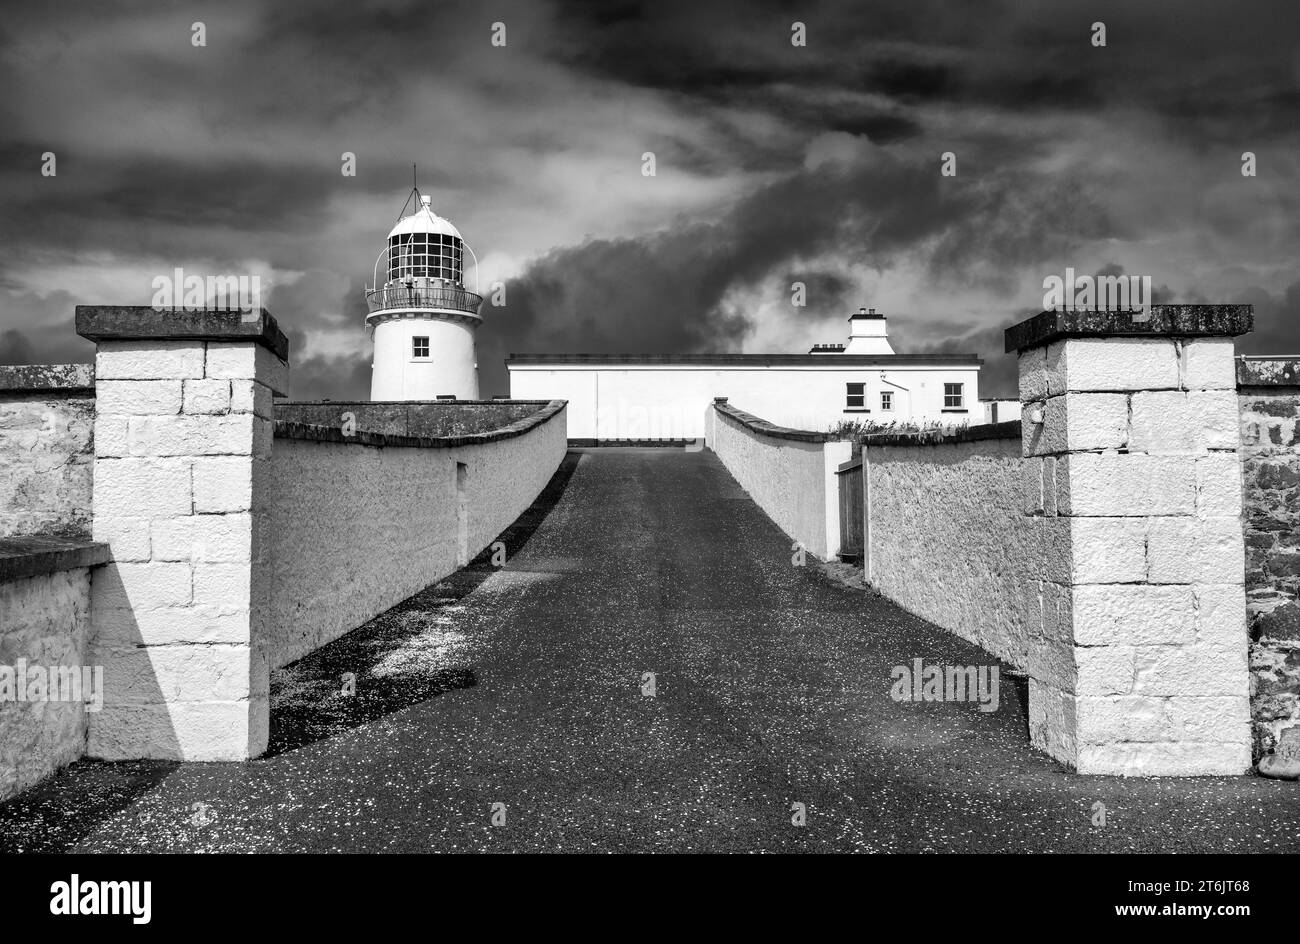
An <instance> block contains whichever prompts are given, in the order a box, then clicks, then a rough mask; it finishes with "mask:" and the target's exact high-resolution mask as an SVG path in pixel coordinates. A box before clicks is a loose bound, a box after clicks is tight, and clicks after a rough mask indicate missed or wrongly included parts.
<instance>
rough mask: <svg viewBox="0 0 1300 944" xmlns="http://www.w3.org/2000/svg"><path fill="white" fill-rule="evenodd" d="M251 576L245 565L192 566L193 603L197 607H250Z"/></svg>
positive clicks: (247, 566)
mask: <svg viewBox="0 0 1300 944" xmlns="http://www.w3.org/2000/svg"><path fill="white" fill-rule="evenodd" d="M251 582H252V575H251V573H250V570H249V565H248V564H247V563H234V564H228V563H222V564H216V563H197V564H195V565H194V603H195V604H196V605H198V606H220V605H223V604H224V605H228V606H233V607H238V608H240V609H247V608H249V606H250V590H251Z"/></svg>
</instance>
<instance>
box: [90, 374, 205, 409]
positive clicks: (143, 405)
mask: <svg viewBox="0 0 1300 944" xmlns="http://www.w3.org/2000/svg"><path fill="white" fill-rule="evenodd" d="M183 383H185V381H183V380H101V381H99V382H98V383H97V384H96V386H95V409H96V411H97V412H98V414H99V415H101V416H113V415H130V416H166V415H168V414H175V413H179V412H180V411H181V385H182V384H183Z"/></svg>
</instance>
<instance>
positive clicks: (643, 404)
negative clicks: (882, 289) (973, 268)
mask: <svg viewBox="0 0 1300 944" xmlns="http://www.w3.org/2000/svg"><path fill="white" fill-rule="evenodd" d="M849 324H850V331H849V341H848V344H847V345H843V344H819V345H817V346H815V347H814V348H813V349H812V351H810V352H809V353H807V354H695V355H649V356H647V355H622V354H558V355H557V354H512V355H511V356H510V357H508V358H507V359H506V367H507V368H508V369H509V372H510V395H511V396H512V397H514V398H515V399H524V400H532V399H552V398H554V399H562V400H568V401H569V408H568V417H569V438H570V439H698V438H702V437H703V436H704V435H705V427H704V420H705V414H706V411H707V410H708V407H709V404H710V403H712V401H713V398H714V397H727V398H728V400H729V401H730V402H731V404H732V405H733V406H736V407H739V408H740V409H742V410H745V411H746V412H748V413H752V414H754V415H756V416H759V417H762V418H763V419H765V420H768V421H769V422H771V423H775V424H777V425H779V426H789V427H792V428H795V429H808V430H814V431H826V430H829V429H831V428H832V427H834V426H835V425H836V424H837V423H839V422H840V421H842V420H871V421H875V422H879V423H889V422H937V423H945V424H960V423H964V422H969V423H970V424H971V425H976V424H979V423H981V422H984V411H983V409H982V406H981V404H980V401H979V370H980V366H981V364H982V363H983V362H982V361H981V360H980V358H978V357H975V356H973V355H929V354H927V355H910V354H895V353H894V350H893V347H892V346H891V345H890V343H889V337H888V326H887V322H886V320H885V317H884V315H878V314H876V312H875V311H874V310H871V311H868V310H867V309H862V310H861V311H859V312H858V313H857V314H855V315H853V316H851V317H850V318H849Z"/></svg>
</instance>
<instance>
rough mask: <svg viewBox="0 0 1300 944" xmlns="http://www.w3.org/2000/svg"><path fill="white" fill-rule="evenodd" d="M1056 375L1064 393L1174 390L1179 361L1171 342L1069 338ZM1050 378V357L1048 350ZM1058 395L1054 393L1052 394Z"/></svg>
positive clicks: (1065, 343) (1142, 339)
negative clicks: (1059, 379) (1059, 378)
mask: <svg viewBox="0 0 1300 944" xmlns="http://www.w3.org/2000/svg"><path fill="white" fill-rule="evenodd" d="M1059 343H1060V344H1061V345H1062V351H1061V354H1060V356H1059V359H1058V365H1059V366H1058V368H1057V374H1058V375H1059V376H1060V377H1061V378H1062V381H1061V384H1062V388H1063V390H1064V391H1070V392H1074V391H1079V392H1087V391H1129V390H1160V389H1169V390H1174V389H1177V387H1178V380H1179V377H1178V357H1177V352H1176V351H1175V348H1174V342H1173V340H1172V339H1168V338H1159V339H1156V338H1121V337H1115V338H1070V339H1067V340H1065V341H1062V342H1059ZM1048 358H1049V375H1050V374H1051V368H1050V361H1051V353H1050V348H1049V354H1048ZM1053 392H1055V391H1053Z"/></svg>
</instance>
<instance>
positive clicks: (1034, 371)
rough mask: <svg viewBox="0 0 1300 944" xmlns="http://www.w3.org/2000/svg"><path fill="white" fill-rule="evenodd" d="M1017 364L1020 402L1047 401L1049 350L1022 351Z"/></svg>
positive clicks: (1037, 348) (1030, 349)
mask: <svg viewBox="0 0 1300 944" xmlns="http://www.w3.org/2000/svg"><path fill="white" fill-rule="evenodd" d="M1016 363H1017V366H1018V368H1019V372H1020V402H1021V403H1029V402H1031V401H1035V400H1045V399H1047V348H1046V347H1034V348H1029V349H1028V350H1026V351H1022V352H1021V353H1020V354H1019V356H1018V357H1017V358H1016Z"/></svg>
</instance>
